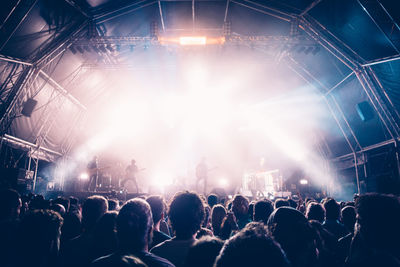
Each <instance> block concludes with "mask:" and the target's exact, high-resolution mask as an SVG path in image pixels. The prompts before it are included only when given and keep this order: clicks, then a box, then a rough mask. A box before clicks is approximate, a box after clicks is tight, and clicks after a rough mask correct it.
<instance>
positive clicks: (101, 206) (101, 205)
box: [82, 195, 108, 230]
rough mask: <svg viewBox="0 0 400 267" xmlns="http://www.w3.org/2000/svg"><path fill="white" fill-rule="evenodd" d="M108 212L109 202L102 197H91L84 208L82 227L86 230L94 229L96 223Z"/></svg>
mask: <svg viewBox="0 0 400 267" xmlns="http://www.w3.org/2000/svg"><path fill="white" fill-rule="evenodd" d="M107 210H108V202H107V199H105V198H104V197H102V196H97V195H95V196H90V197H88V198H87V199H86V201H85V202H84V203H83V206H82V226H83V228H84V229H86V230H90V229H92V228H93V227H94V226H95V224H96V222H97V221H98V220H99V219H100V217H101V216H103V214H104V213H106V212H107Z"/></svg>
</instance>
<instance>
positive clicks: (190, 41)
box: [179, 36, 207, 45]
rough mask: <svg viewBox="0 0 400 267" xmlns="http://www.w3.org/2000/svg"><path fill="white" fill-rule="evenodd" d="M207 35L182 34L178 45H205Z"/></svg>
mask: <svg viewBox="0 0 400 267" xmlns="http://www.w3.org/2000/svg"><path fill="white" fill-rule="evenodd" d="M206 43H207V37H205V36H183V37H179V44H180V45H205V44H206Z"/></svg>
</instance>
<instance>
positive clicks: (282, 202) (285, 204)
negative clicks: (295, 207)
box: [274, 198, 290, 209]
mask: <svg viewBox="0 0 400 267" xmlns="http://www.w3.org/2000/svg"><path fill="white" fill-rule="evenodd" d="M280 207H290V205H289V202H288V201H287V200H284V199H282V198H278V199H276V200H275V203H274V209H277V208H280Z"/></svg>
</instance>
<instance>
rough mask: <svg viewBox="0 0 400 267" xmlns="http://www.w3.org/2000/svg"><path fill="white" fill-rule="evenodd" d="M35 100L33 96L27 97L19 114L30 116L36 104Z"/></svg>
mask: <svg viewBox="0 0 400 267" xmlns="http://www.w3.org/2000/svg"><path fill="white" fill-rule="evenodd" d="M37 103H38V102H37V101H36V100H35V99H33V98H28V99H27V100H26V102H25V103H24V107H23V108H22V111H21V114H22V115H24V116H26V117H30V116H31V115H32V112H33V110H34V109H35V107H36V105H37Z"/></svg>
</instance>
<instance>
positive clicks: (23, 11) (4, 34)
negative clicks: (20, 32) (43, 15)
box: [0, 0, 38, 51]
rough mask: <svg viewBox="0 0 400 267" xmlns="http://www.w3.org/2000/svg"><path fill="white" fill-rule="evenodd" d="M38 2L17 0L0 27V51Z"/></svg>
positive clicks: (36, 0)
mask: <svg viewBox="0 0 400 267" xmlns="http://www.w3.org/2000/svg"><path fill="white" fill-rule="evenodd" d="M37 2H38V0H19V1H18V2H17V3H16V4H15V6H14V7H13V8H12V9H11V11H10V13H9V14H8V15H7V16H6V18H5V20H4V21H3V23H2V24H1V25H0V51H1V50H2V49H3V48H4V47H5V46H6V44H7V43H8V41H9V40H10V39H11V37H12V36H13V34H14V33H15V32H16V31H17V29H18V27H19V26H20V25H21V24H22V22H23V21H24V20H25V19H26V17H27V16H28V14H29V12H30V11H31V10H32V8H33V7H34V6H35V5H36V3H37Z"/></svg>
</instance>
